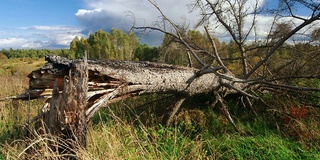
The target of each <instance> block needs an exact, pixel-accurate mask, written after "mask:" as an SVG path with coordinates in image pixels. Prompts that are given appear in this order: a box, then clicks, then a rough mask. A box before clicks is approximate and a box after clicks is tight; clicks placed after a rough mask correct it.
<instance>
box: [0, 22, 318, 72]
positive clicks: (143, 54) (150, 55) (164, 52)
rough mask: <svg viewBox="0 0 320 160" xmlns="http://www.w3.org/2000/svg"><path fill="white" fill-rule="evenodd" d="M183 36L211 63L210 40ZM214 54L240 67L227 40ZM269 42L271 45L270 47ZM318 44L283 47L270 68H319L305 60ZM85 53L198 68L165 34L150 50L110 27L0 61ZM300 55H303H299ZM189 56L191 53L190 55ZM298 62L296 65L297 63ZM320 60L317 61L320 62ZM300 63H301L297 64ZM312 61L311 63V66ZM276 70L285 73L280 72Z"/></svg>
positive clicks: (256, 55)
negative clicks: (66, 44)
mask: <svg viewBox="0 0 320 160" xmlns="http://www.w3.org/2000/svg"><path fill="white" fill-rule="evenodd" d="M181 35H182V36H185V39H186V40H185V41H186V42H187V43H189V45H191V46H192V47H193V48H199V49H203V50H206V51H208V52H204V53H199V55H198V56H200V57H201V58H202V59H204V60H205V61H206V63H207V64H210V62H213V61H214V58H215V57H214V56H212V53H213V52H214V50H213V48H212V46H211V42H210V39H209V38H208V37H207V36H206V35H205V34H203V33H201V32H200V31H195V30H187V31H185V33H181ZM213 40H214V42H215V44H216V48H217V51H218V53H219V55H220V56H221V58H222V59H223V60H224V61H225V64H226V66H227V67H228V68H229V69H230V70H231V71H236V72H237V70H239V68H240V65H241V64H240V63H239V61H240V59H241V55H240V51H239V46H238V45H237V44H236V43H235V42H234V41H230V42H229V43H227V42H221V41H219V39H218V38H213ZM271 43H272V42H270V45H272V44H271ZM245 47H246V50H247V52H246V54H247V57H246V59H247V61H248V63H250V64H256V63H257V62H258V61H259V60H260V58H261V57H263V56H264V54H265V53H266V52H267V50H266V49H265V48H262V47H260V46H259V43H252V44H247V45H245ZM319 47H320V46H319V45H318V44H310V43H302V42H301V43H296V44H284V45H282V46H281V47H280V48H279V49H278V50H277V51H276V53H275V54H274V56H272V57H271V61H270V62H272V61H274V62H276V63H268V64H266V65H270V66H269V68H271V69H275V68H277V67H281V66H282V65H283V66H286V65H288V64H292V63H293V60H294V62H296V61H297V63H303V62H308V63H306V64H304V65H310V68H314V67H312V66H318V62H319V61H318V59H319V57H318V56H316V57H314V58H313V59H314V61H312V62H311V61H310V60H309V59H308V57H313V56H314V53H316V52H318V51H319ZM85 51H87V52H88V55H89V58H91V59H118V60H135V61H158V62H164V63H170V64H175V65H183V66H188V65H189V63H190V59H189V58H191V61H192V66H193V67H197V68H198V67H201V65H200V64H198V62H197V60H196V59H195V58H194V57H192V56H191V57H188V54H187V53H188V52H190V51H188V48H186V47H185V46H184V45H183V44H180V43H178V41H176V39H175V38H174V37H171V36H169V35H165V36H164V38H163V41H162V44H161V45H160V46H159V47H150V46H148V45H147V44H140V43H139V40H138V38H137V37H136V35H135V34H134V33H131V32H130V33H125V32H123V31H122V30H119V29H116V28H113V29H111V31H110V33H108V32H105V31H103V30H98V31H96V32H95V33H90V35H89V37H88V38H84V37H77V36H76V37H75V38H74V39H73V40H72V41H71V42H70V49H57V50H49V49H16V50H14V49H12V48H11V49H9V50H6V49H2V50H1V51H0V59H3V58H28V57H29V58H32V59H38V58H43V57H44V56H45V55H48V54H54V55H59V56H64V57H67V58H69V59H75V58H81V57H82V56H83V54H84V52H85ZM302 53H303V54H302ZM189 55H190V53H189ZM298 60H299V62H298ZM319 60H320V59H319ZM300 61H301V62H300ZM313 62H314V63H313ZM315 62H317V63H316V64H315ZM279 71H285V70H284V69H281V70H279Z"/></svg>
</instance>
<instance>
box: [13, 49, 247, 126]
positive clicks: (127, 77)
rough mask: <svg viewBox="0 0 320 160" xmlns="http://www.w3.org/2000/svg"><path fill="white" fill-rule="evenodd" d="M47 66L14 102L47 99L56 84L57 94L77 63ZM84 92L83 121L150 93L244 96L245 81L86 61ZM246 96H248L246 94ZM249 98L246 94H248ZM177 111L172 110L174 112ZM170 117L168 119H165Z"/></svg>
mask: <svg viewBox="0 0 320 160" xmlns="http://www.w3.org/2000/svg"><path fill="white" fill-rule="evenodd" d="M46 61H47V63H46V64H45V65H44V66H43V67H41V68H39V69H37V70H34V71H32V72H31V73H30V74H29V75H28V77H29V79H30V80H29V89H28V90H27V91H26V93H24V94H22V95H19V96H17V97H16V99H27V98H28V97H29V94H30V98H31V99H37V98H51V97H52V88H53V87H54V84H55V82H56V85H57V88H58V89H59V90H60V91H61V90H62V89H63V88H64V85H65V81H66V80H65V79H69V78H68V77H69V72H71V77H72V76H73V75H74V74H75V71H76V70H77V69H78V66H79V64H81V62H82V61H81V60H73V61H72V60H68V59H66V58H63V57H59V56H53V55H51V56H46ZM87 63H88V64H87V68H88V83H87V84H88V92H87V104H86V107H85V117H86V121H87V122H89V121H90V119H91V118H92V117H93V115H94V114H95V113H96V112H97V111H98V110H99V109H100V108H101V107H103V106H105V105H107V104H109V103H114V102H116V101H119V100H123V99H125V98H128V97H132V96H138V95H141V94H150V93H169V94H174V95H176V96H178V97H181V98H187V97H189V96H192V95H195V94H198V93H213V91H218V92H219V93H221V94H226V93H227V94H229V93H238V92H241V93H243V94H246V92H245V91H244V90H243V89H244V88H246V86H247V85H248V84H247V83H246V81H244V80H242V79H239V78H236V77H235V76H234V75H233V74H231V73H230V72H227V73H220V72H219V70H220V69H221V68H219V67H217V68H209V67H207V68H204V69H202V70H199V69H195V68H190V67H179V66H174V65H168V64H159V63H153V62H131V61H117V60H113V61H111V60H105V61H103V60H88V61H87ZM247 95H249V94H247ZM249 96H250V95H249ZM176 110H177V108H176V109H174V111H175V112H176ZM169 117H170V116H169Z"/></svg>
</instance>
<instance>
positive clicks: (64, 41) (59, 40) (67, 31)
mask: <svg viewBox="0 0 320 160" xmlns="http://www.w3.org/2000/svg"><path fill="white" fill-rule="evenodd" d="M81 31H82V29H80V28H77V27H72V26H59V25H58V26H30V27H19V28H15V29H12V30H7V31H3V32H2V33H0V49H1V48H5V49H8V48H14V49H18V48H19V49H20V48H21V49H30V48H33V49H37V48H51V49H58V48H69V46H70V42H71V41H72V39H73V38H74V37H75V36H79V37H80V36H85V35H83V34H82V33H81ZM1 37H6V38H1Z"/></svg>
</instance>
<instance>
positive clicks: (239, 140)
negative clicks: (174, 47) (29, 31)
mask: <svg viewBox="0 0 320 160" xmlns="http://www.w3.org/2000/svg"><path fill="white" fill-rule="evenodd" d="M43 63H44V61H35V60H31V59H1V63H0V81H1V83H0V89H1V92H0V97H7V96H12V95H17V94H19V93H23V92H24V90H25V89H26V88H27V87H28V79H27V77H26V76H27V74H28V73H30V72H31V71H32V70H34V69H35V68H37V67H40V66H42V64H43ZM158 98H159V95H150V96H142V97H139V98H132V99H130V100H126V101H123V102H119V103H117V104H113V105H111V106H110V107H108V108H103V109H102V110H100V111H99V113H98V114H96V116H95V117H94V118H93V120H92V122H91V123H90V125H89V133H88V136H87V148H86V149H83V148H82V149H81V148H80V149H79V150H77V156H78V157H81V159H320V114H319V113H320V112H319V108H315V107H311V106H306V107H305V108H303V107H302V106H298V105H299V104H298V103H297V102H294V101H292V100H290V99H286V98H284V97H281V96H277V95H266V96H265V97H264V98H265V100H266V102H268V104H270V107H271V108H267V107H265V106H263V105H261V104H259V103H256V104H255V106H256V108H257V112H258V115H259V116H258V117H255V116H254V115H253V114H251V112H250V110H248V109H246V108H244V107H241V106H238V105H236V103H232V102H230V103H229V108H230V110H231V112H232V115H233V116H234V118H235V120H236V124H237V127H238V128H239V129H240V130H241V131H242V132H243V134H239V133H237V132H235V131H234V129H233V128H232V126H231V125H230V124H229V123H228V121H227V120H226V119H225V118H224V116H223V115H222V114H221V112H220V110H219V109H218V108H215V109H211V108H210V107H209V106H206V105H205V104H201V105H199V106H191V107H188V108H185V109H183V110H182V111H181V113H180V114H179V116H178V117H177V120H176V123H175V124H174V125H172V126H171V127H169V128H166V127H163V126H162V125H161V124H160V121H161V116H162V113H163V110H164V109H165V108H166V107H167V106H168V105H169V104H170V102H171V99H166V100H163V101H159V102H156V103H150V104H148V105H143V103H144V102H150V101H152V100H156V99H158ZM43 101H44V100H33V101H31V102H30V107H31V117H33V116H35V115H36V114H37V112H38V110H39V108H40V107H41V106H42V104H43ZM28 107H29V102H28V101H1V102H0V119H1V120H0V142H1V145H0V159H21V158H23V157H24V156H25V154H26V152H25V151H26V148H33V147H34V148H36V147H39V146H42V147H39V150H38V151H37V155H35V157H34V158H35V159H49V157H51V158H53V159H59V157H57V156H58V155H54V153H52V151H50V149H48V148H46V144H45V142H46V139H45V138H44V137H42V136H40V135H39V136H38V137H35V138H34V139H32V140H30V139H24V135H25V130H24V127H25V124H26V120H27V113H28ZM296 111H299V113H301V114H296ZM302 112H303V114H302ZM284 113H286V114H289V115H290V114H291V118H288V116H286V114H284ZM26 142H28V143H26Z"/></svg>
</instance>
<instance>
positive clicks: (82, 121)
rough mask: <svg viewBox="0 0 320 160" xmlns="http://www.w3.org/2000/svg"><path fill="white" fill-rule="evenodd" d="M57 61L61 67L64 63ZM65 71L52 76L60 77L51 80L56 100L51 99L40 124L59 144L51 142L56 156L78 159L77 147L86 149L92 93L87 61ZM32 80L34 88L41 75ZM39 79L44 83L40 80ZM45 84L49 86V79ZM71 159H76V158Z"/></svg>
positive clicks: (52, 97)
mask: <svg viewBox="0 0 320 160" xmlns="http://www.w3.org/2000/svg"><path fill="white" fill-rule="evenodd" d="M57 60H58V61H60V63H61V60H59V59H57ZM62 60H63V59H62ZM64 69H66V70H65V72H63V73H64V74H61V73H57V72H51V73H57V75H59V76H57V77H55V76H53V77H50V78H51V79H50V80H54V79H55V80H54V83H53V89H52V94H51V95H52V96H50V97H51V98H50V99H49V100H48V101H47V103H46V104H45V105H44V107H43V108H42V113H41V114H40V117H41V120H42V121H40V122H42V125H41V126H43V127H42V131H43V132H44V133H46V135H49V136H50V138H53V139H55V142H50V147H51V148H52V150H53V151H54V152H57V153H59V154H60V155H61V154H62V155H64V154H65V155H75V151H76V148H74V147H75V146H76V145H80V146H81V147H85V146H86V134H87V122H86V116H85V107H86V104H87V90H88V69H87V60H86V58H84V60H83V61H80V62H79V63H77V64H76V65H75V66H70V67H69V68H68V67H66V68H64ZM40 70H41V69H40ZM49 70H51V69H49ZM49 70H47V73H49ZM51 71H53V70H51ZM33 73H36V72H33ZM40 73H41V71H40ZM67 73H68V74H67ZM30 76H31V77H30ZM30 76H29V77H30V85H31V86H32V83H33V81H32V80H31V79H33V78H36V77H37V76H39V75H35V74H30ZM32 77H33V78H32ZM62 78H63V81H62ZM36 79H37V80H40V79H39V77H37V78H36ZM42 80H44V82H48V81H47V80H48V79H46V78H43V79H42ZM52 82H53V81H52ZM61 82H63V83H61ZM50 84H51V81H50ZM62 85H63V86H62ZM49 86H50V85H48V86H46V87H44V88H49ZM50 87H51V86H50ZM36 88H37V89H36ZM40 88H41V87H40V86H37V87H30V89H31V90H33V91H39V89H40ZM40 90H41V89H40ZM47 94H48V93H47ZM38 129H39V128H38ZM75 144H76V145H75ZM67 157H68V158H72V157H73V156H71V157H69V156H67Z"/></svg>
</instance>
